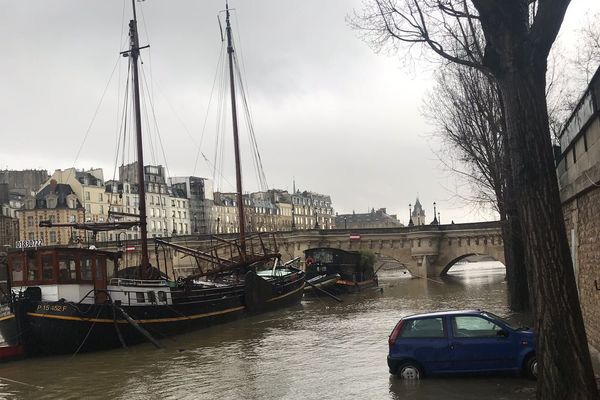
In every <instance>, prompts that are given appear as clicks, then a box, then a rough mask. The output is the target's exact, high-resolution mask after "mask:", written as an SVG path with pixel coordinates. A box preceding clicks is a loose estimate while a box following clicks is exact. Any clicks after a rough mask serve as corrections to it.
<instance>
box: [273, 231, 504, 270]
mask: <svg viewBox="0 0 600 400" xmlns="http://www.w3.org/2000/svg"><path fill="white" fill-rule="evenodd" d="M280 236H281V237H282V239H283V240H282V241H281V243H280V249H279V250H280V251H281V252H282V254H283V255H284V256H285V257H284V258H293V257H298V256H303V255H304V254H303V251H304V250H306V249H311V248H315V247H333V248H337V249H343V250H370V251H372V252H374V253H376V254H379V255H382V256H385V257H386V258H393V259H394V260H396V261H398V262H400V263H402V264H404V265H405V266H406V268H407V269H408V270H409V271H410V273H411V274H412V275H413V276H417V277H434V276H441V275H445V274H446V273H447V272H448V270H449V269H450V268H451V267H452V265H454V264H455V263H456V262H458V261H460V260H462V259H464V258H466V257H469V256H472V255H487V256H490V257H492V258H494V259H496V260H498V261H500V262H502V263H505V261H504V245H503V242H502V231H501V222H500V221H493V222H477V223H467V224H451V225H420V226H413V227H398V228H374V229H352V230H344V229H333V230H307V231H295V232H285V233H281V234H280Z"/></svg>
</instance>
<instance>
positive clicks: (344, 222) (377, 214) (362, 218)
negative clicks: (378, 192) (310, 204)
mask: <svg viewBox="0 0 600 400" xmlns="http://www.w3.org/2000/svg"><path fill="white" fill-rule="evenodd" d="M335 226H336V228H337V229H359V228H393V227H399V226H403V225H402V224H401V223H400V221H398V218H396V216H395V215H389V214H388V213H387V210H386V209H385V208H380V209H379V210H375V209H374V208H373V209H371V212H368V213H363V214H361V213H355V212H352V214H339V215H337V214H336V216H335Z"/></svg>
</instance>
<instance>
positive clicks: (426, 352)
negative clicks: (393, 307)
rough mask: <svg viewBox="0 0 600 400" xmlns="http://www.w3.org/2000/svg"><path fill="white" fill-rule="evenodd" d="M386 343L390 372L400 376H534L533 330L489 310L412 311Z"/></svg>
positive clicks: (417, 377) (535, 369)
mask: <svg viewBox="0 0 600 400" xmlns="http://www.w3.org/2000/svg"><path fill="white" fill-rule="evenodd" d="M388 342H389V346H390V351H389V354H388V358H387V362H388V367H389V369H390V373H391V374H395V375H397V376H398V377H400V378H402V379H420V378H423V377H425V376H429V375H436V374H452V373H461V374H464V373H475V372H516V373H524V374H525V375H526V376H528V377H530V378H532V379H535V378H536V377H537V360H536V357H535V336H534V334H533V332H532V331H531V330H528V328H513V327H512V326H510V325H509V324H508V322H506V321H504V320H503V319H502V318H500V317H498V316H497V315H494V314H492V313H490V312H487V311H481V310H463V311H446V312H435V313H428V314H418V315H411V316H408V317H405V318H402V319H401V320H400V321H398V323H397V324H396V327H395V328H394V330H393V331H392V333H391V334H390V336H389V340H388Z"/></svg>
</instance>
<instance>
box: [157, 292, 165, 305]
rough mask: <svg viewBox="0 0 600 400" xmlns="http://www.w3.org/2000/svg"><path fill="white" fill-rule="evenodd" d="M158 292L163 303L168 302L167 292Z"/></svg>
mask: <svg viewBox="0 0 600 400" xmlns="http://www.w3.org/2000/svg"><path fill="white" fill-rule="evenodd" d="M157 294H158V300H160V301H162V302H163V303H166V302H167V294H166V293H165V292H164V291H162V290H159V291H158V292H157Z"/></svg>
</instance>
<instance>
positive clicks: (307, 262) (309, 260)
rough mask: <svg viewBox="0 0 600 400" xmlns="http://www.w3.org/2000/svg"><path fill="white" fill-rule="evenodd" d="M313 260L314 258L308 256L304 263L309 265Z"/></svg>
mask: <svg viewBox="0 0 600 400" xmlns="http://www.w3.org/2000/svg"><path fill="white" fill-rule="evenodd" d="M314 262H315V259H314V258H312V257H308V258H307V259H306V261H304V264H306V266H307V267H308V266H309V265H311V264H312V263H314Z"/></svg>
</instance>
